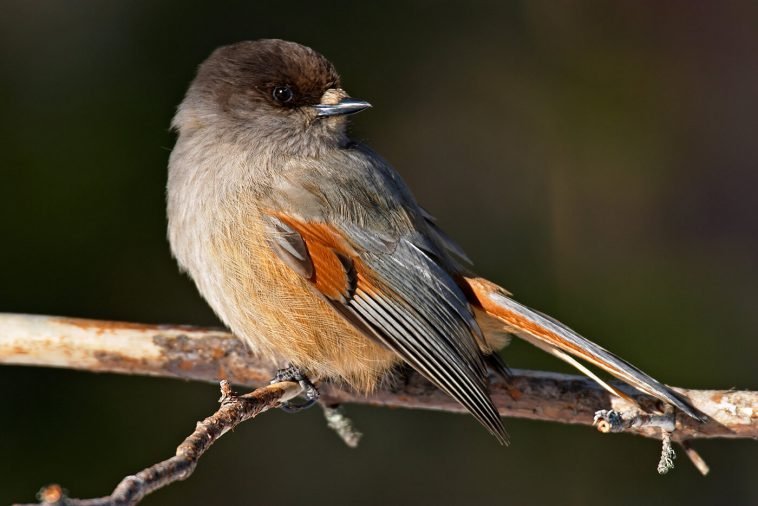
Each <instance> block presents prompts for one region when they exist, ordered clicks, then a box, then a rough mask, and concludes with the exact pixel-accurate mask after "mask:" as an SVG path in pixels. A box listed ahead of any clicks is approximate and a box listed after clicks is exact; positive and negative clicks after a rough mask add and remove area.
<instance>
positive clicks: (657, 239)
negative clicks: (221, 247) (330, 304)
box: [0, 0, 758, 505]
mask: <svg viewBox="0 0 758 506" xmlns="http://www.w3.org/2000/svg"><path fill="white" fill-rule="evenodd" d="M1 10H2V15H0V111H1V112H0V138H2V143H1V144H0V146H2V151H1V152H0V170H2V176H3V177H2V183H0V217H1V219H0V237H2V239H1V240H2V248H1V249H0V263H1V264H2V269H0V310H2V311H12V312H28V313H43V314H58V315H68V316H80V317H92V318H108V319H122V320H129V321H144V322H181V323H194V324H213V323H215V322H216V320H215V318H214V316H213V315H212V313H211V312H210V310H209V309H208V308H207V307H206V305H205V304H204V302H203V301H202V300H201V299H200V297H199V296H198V295H197V293H196V292H195V290H194V288H193V286H192V285H191V283H190V282H189V281H188V280H187V279H186V278H185V277H183V276H182V275H180V274H179V272H178V271H177V269H176V267H175V265H174V262H173V260H172V259H171V257H170V253H169V249H168V245H167V242H166V240H165V214H164V185H165V177H166V160H167V157H168V153H169V151H170V149H171V146H172V143H173V137H172V135H171V133H170V132H169V130H168V125H169V121H170V119H171V116H172V114H173V112H174V108H175V106H176V104H178V103H179V101H180V100H181V98H182V94H183V92H184V90H185V89H186V86H187V84H188V83H189V81H190V80H191V78H192V76H193V73H194V69H195V68H196V66H197V65H198V64H199V63H200V62H201V61H202V59H203V58H205V57H206V56H207V55H208V54H209V53H210V52H211V50H212V49H213V48H215V47H217V46H219V45H221V44H224V43H229V42H233V41H238V40H243V39H255V38H260V37H280V38H285V39H291V40H295V41H298V42H301V43H304V44H308V45H311V46H312V47H314V48H316V49H317V50H319V51H321V52H323V53H324V54H326V55H327V56H328V57H329V58H331V59H332V60H333V61H334V62H335V63H336V65H337V67H338V69H340V71H341V72H342V74H343V81H344V83H345V85H346V88H347V89H348V91H350V92H351V93H352V94H353V95H354V96H357V97H361V98H365V99H367V100H369V101H371V102H372V103H373V104H374V109H372V110H371V111H369V112H367V113H364V114H362V115H360V116H359V117H357V118H356V119H355V121H354V127H353V130H354V132H355V134H356V136H357V137H359V138H362V139H366V140H367V141H368V142H369V143H370V144H371V145H372V146H373V147H374V148H375V149H377V150H378V151H379V152H380V153H382V154H383V155H384V156H385V157H386V158H388V159H389V160H390V161H392V163H394V164H395V166H396V167H397V168H398V170H399V171H400V172H401V173H402V174H403V175H404V177H406V178H407V180H408V182H409V184H410V185H411V187H412V188H413V189H414V191H415V192H416V194H417V197H418V198H419V200H420V202H422V203H423V204H424V205H425V206H426V207H427V208H429V209H430V210H431V211H432V212H433V213H434V214H436V215H437V216H438V218H439V219H440V222H441V223H442V224H443V226H445V227H446V229H447V230H448V231H449V232H450V234H451V235H452V236H454V237H456V238H457V239H458V240H459V242H460V243H461V244H462V245H463V246H464V247H465V248H466V250H467V251H468V252H469V254H470V256H471V257H472V258H474V260H475V261H476V263H477V267H478V270H479V271H480V272H481V273H482V274H484V275H487V276H490V277H492V278H494V279H495V280H498V281H500V282H502V283H503V284H504V285H505V286H507V287H509V288H510V289H512V290H513V291H514V292H515V293H516V294H517V295H518V296H519V298H520V299H521V300H523V301H524V302H527V303H529V304H531V305H533V306H536V307H539V308H540V309H542V310H544V311H547V312H548V313H551V314H553V315H555V316H556V317H558V318H560V319H562V320H564V321H566V322H567V323H569V324H571V325H572V326H574V327H576V328H577V329H579V330H581V331H582V332H583V333H584V334H586V335H587V336H589V337H591V338H593V339H595V340H597V341H598V342H600V343H602V344H604V345H605V346H607V347H608V348H610V349H612V350H614V351H616V352H617V353H619V354H620V355H622V356H624V357H626V358H627V359H629V360H631V361H632V362H634V363H636V364H638V365H639V366H640V367H642V368H644V369H645V370H647V371H650V372H651V373H653V374H654V375H655V376H657V377H658V378H660V379H662V380H664V381H666V382H668V383H672V384H678V385H686V386H691V387H712V388H730V387H738V388H752V389H755V388H758V381H757V380H758V378H757V377H756V358H757V357H758V340H756V338H755V329H756V328H757V327H758V311H756V309H755V307H756V300H758V297H757V296H756V290H755V286H756V285H757V284H758V262H757V261H756V259H758V233H756V232H758V205H757V204H756V198H755V193H756V188H757V187H758V171H756V168H757V164H758V142H756V132H758V114H756V112H757V111H758V59H756V57H755V55H756V54H757V52H758V31H757V30H756V29H755V27H756V26H757V22H758V8H757V7H756V3H755V2H750V1H746V2H718V3H715V2H714V3H705V2H703V3H693V2H687V1H672V2H613V3H611V2H600V1H584V2H564V1H561V2H547V1H522V2H491V3H465V4H464V3H460V4H457V5H456V4H450V3H441V2H431V1H417V2H382V3H381V4H379V3H377V4H375V5H371V4H368V3H356V2H342V3H339V2H329V3H315V2H299V1H292V2H270V3H263V2H258V3H253V2H242V1H231V2H224V3H220V2H200V1H185V2H152V1H147V0H140V1H137V0H134V1H130V2H104V1H95V0H69V1H67V2H54V1H24V0H13V1H11V0H3V1H2V9H1ZM505 353H506V358H507V360H508V361H509V363H510V364H511V365H512V366H514V367H520V368H525V367H535V368H547V369H557V370H565V368H564V367H563V366H562V365H561V364H558V363H556V362H555V361H554V360H553V359H551V358H550V357H547V356H546V355H544V354H543V353H541V352H539V351H538V350H535V349H533V348H531V347H529V346H527V345H522V344H521V343H515V344H514V345H513V346H512V347H511V348H509V349H508V350H506V352H505ZM216 398H217V392H216V389H215V387H213V386H210V385H202V384H190V383H181V382H177V381H170V380H158V379H146V378H131V377H117V376H112V375H92V374H88V373H78V372H71V371H56V370H43V369H31V368H21V367H3V368H0V406H2V410H3V413H2V416H0V434H3V437H2V438H0V456H2V458H0V503H1V504H7V503H8V502H11V501H29V500H31V499H33V494H34V491H36V490H37V488H38V487H39V486H41V485H43V484H45V483H48V482H59V483H62V484H63V485H64V486H65V487H67V488H68V489H70V491H71V492H72V494H74V495H75V496H95V495H102V494H105V493H107V492H109V491H110V490H111V488H112V487H113V486H114V484H115V483H116V482H117V481H118V480H119V479H120V478H121V477H122V476H124V475H126V474H128V473H130V472H134V471H136V470H138V469H140V468H142V467H143V466H145V465H148V464H150V463H153V462H155V461H157V460H159V459H162V458H165V457H167V456H169V455H171V454H172V452H173V448H174V447H175V446H176V444H177V443H178V442H179V441H180V440H181V439H182V438H183V437H184V435H186V434H187V433H188V431H190V430H191V429H192V427H193V426H194V420H196V419H199V418H201V417H203V416H204V415H205V414H207V413H210V412H211V411H212V410H213V409H214V406H215V400H216ZM350 412H351V414H352V415H353V416H354V418H355V419H356V422H357V423H358V425H359V426H360V427H361V429H362V430H363V431H364V432H365V433H366V437H365V440H364V442H363V444H362V445H361V446H360V448H358V449H357V450H349V449H347V448H345V447H344V446H343V445H342V444H341V443H340V442H339V441H338V440H337V438H336V437H335V436H334V435H332V434H330V432H329V431H328V429H326V427H325V426H324V423H323V421H322V420H321V419H320V415H319V413H318V412H317V410H312V411H311V412H308V413H305V414H301V415H298V416H287V415H285V414H282V413H268V414H266V415H265V416H262V417H261V418H260V419H258V420H257V421H256V422H254V423H249V424H247V425H245V426H243V427H241V428H239V429H238V430H237V431H235V432H234V433H233V434H230V435H228V436H226V437H225V438H224V439H223V440H222V441H221V442H220V443H219V444H218V445H217V446H215V447H214V448H213V449H212V451H210V452H209V454H208V455H207V457H206V458H204V459H203V461H202V462H201V465H200V467H199V468H198V470H197V472H196V474H195V475H194V476H193V477H192V478H191V479H190V480H189V481H187V482H185V483H182V484H178V485H176V486H173V487H170V488H169V489H166V490H164V491H161V492H159V493H157V494H155V496H153V497H151V498H149V499H148V500H146V501H145V504H166V505H170V504H271V505H290V504H303V503H308V504H313V505H316V504H367V505H372V504H377V505H378V504H387V503H391V504H409V505H410V504H414V505H416V504H450V505H456V504H460V505H469V504H475V503H483V502H488V503H508V504H548V503H550V504H569V505H592V504H608V503H613V504H619V505H626V504H629V505H637V504H680V503H681V504H683V503H687V504H690V505H699V504H703V505H705V504H714V503H719V504H756V503H758V495H757V494H758V493H757V492H756V488H755V477H756V476H757V475H758V464H757V463H758V452H756V446H755V443H754V442H750V441H703V442H699V443H697V448H698V449H699V450H701V453H702V454H703V455H704V457H705V458H706V459H707V460H708V461H709V463H710V465H711V467H712V474H711V476H709V477H708V478H705V479H704V478H701V477H700V476H698V475H697V473H696V471H695V470H694V469H693V468H692V467H691V466H690V465H689V464H688V463H687V462H686V461H685V460H686V459H684V458H683V457H680V459H679V461H678V468H677V469H676V470H675V471H674V472H673V473H672V474H670V475H668V476H666V477H659V476H657V475H656V473H655V465H656V462H657V458H658V445H657V444H656V443H655V442H653V441H648V440H642V439H637V438H632V437H626V436H619V437H603V436H600V435H598V434H596V433H595V432H593V431H592V430H589V429H587V428H577V427H568V426H561V425H556V424H543V423H535V422H525V421H522V420H507V425H508V427H509V429H510V432H511V434H512V438H513V441H514V443H513V445H512V446H511V447H510V448H507V449H503V448H500V447H498V446H497V445H496V444H495V442H494V440H492V439H491V438H490V437H489V436H487V434H486V433H485V432H484V431H483V430H481V429H480V428H479V427H477V426H476V424H475V423H474V422H473V421H472V420H471V419H469V418H468V417H463V416H455V415H450V414H444V413H426V412H405V411H392V410H382V409H369V408H364V407H351V408H350Z"/></svg>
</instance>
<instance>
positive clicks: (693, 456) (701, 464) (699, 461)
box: [679, 441, 711, 476]
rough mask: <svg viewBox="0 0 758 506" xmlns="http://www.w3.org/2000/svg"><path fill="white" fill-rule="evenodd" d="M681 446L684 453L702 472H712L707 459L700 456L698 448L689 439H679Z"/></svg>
mask: <svg viewBox="0 0 758 506" xmlns="http://www.w3.org/2000/svg"><path fill="white" fill-rule="evenodd" d="M679 446H681V447H682V449H684V454H685V455H687V457H688V458H689V459H690V462H692V465H694V466H695V467H696V468H697V470H698V471H700V474H702V475H703V476H708V473H710V472H711V468H710V467H708V464H706V463H705V460H704V459H703V457H701V456H700V454H699V453H698V452H697V450H695V449H694V448H693V447H692V444H691V443H690V442H689V441H679Z"/></svg>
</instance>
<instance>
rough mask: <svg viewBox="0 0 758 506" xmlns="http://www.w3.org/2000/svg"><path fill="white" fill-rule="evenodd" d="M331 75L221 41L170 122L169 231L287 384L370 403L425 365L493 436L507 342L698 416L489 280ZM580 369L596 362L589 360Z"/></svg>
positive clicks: (275, 48)
mask: <svg viewBox="0 0 758 506" xmlns="http://www.w3.org/2000/svg"><path fill="white" fill-rule="evenodd" d="M369 107H371V105H370V104H369V103H368V102H366V101H364V100H359V99H356V98H352V97H351V96H350V95H349V94H348V93H347V92H346V91H345V90H344V89H343V87H342V84H341V79H340V76H339V74H338V73H337V71H336V70H335V67H334V65H333V64H332V63H331V62H330V61H329V60H328V59H327V58H326V57H324V56H323V55H321V54H320V53H318V52H316V51H315V50H313V49H311V48H309V47H306V46H304V45H301V44H298V43H295V42H289V41H284V40H279V39H261V40H255V41H243V42H238V43H234V44H231V45H227V46H223V47H220V48H218V49H216V50H215V51H214V52H213V53H212V54H211V55H210V56H209V57H208V58H207V59H206V60H205V61H204V62H203V63H202V64H201V65H200V66H199V68H198V70H197V73H196V76H195V78H194V80H193V81H192V83H191V84H190V86H189V89H188V90H187V92H186V95H185V96H184V99H183V101H182V102H181V104H180V105H179V107H178V108H177V112H176V114H175V116H174V118H173V120H172V128H173V130H175V132H176V133H177V138H176V143H175V146H174V148H173V150H172V152H171V155H170V158H169V163H168V180H167V216H168V239H169V242H170V247H171V251H172V254H173V256H174V257H175V258H176V260H177V262H178V264H179V266H180V269H181V270H183V271H185V272H186V273H188V275H189V276H190V277H191V278H192V279H193V280H194V283H195V285H196V286H197V289H198V291H199V292H200V294H201V295H202V296H203V297H204V298H205V300H206V301H207V303H208V304H209V305H210V307H211V308H212V309H213V310H214V312H215V313H216V314H217V315H218V317H219V318H220V319H221V320H222V321H223V322H224V324H225V325H227V326H228V327H229V328H230V329H231V331H232V332H233V333H234V334H235V335H236V336H238V337H239V338H240V339H242V340H243V341H244V342H246V343H247V344H248V345H249V346H250V348H251V349H252V351H253V352H255V353H257V354H258V355H260V356H262V357H265V358H267V359H269V360H271V361H272V362H273V363H274V364H276V365H277V366H278V367H281V369H280V373H278V374H277V379H294V380H297V381H300V382H301V383H302V384H303V385H304V386H307V387H308V388H307V397H308V398H309V399H310V400H314V399H315V398H317V395H318V387H317V386H315V385H317V384H319V383H320V382H324V381H331V382H336V383H340V384H343V385H346V386H347V387H349V388H353V389H355V390H356V391H359V392H363V393H366V394H368V393H370V392H371V391H373V390H374V389H376V388H377V386H378V385H380V384H382V382H384V381H388V378H392V377H393V375H396V374H398V371H401V370H403V368H411V369H413V370H415V371H417V372H418V373H420V374H421V375H422V376H424V377H425V378H426V379H428V380H429V381H430V382H431V383H432V384H434V385H435V386H436V387H438V388H439V389H441V390H442V391H444V392H445V393H446V394H448V395H450V396H451V397H452V398H454V399H455V400H456V401H457V402H459V403H460V404H461V405H462V406H463V407H465V409H466V410H467V411H468V412H470V413H471V415H473V417H474V418H475V419H476V420H478V421H479V422H480V423H481V424H482V425H483V426H484V427H485V428H486V429H487V430H488V431H489V432H490V433H491V434H492V435H493V436H495V438H496V439H497V440H498V441H499V442H500V443H501V444H506V443H507V441H508V435H507V433H506V430H505V428H504V426H503V423H502V420H501V417H500V415H499V413H498V410H497V408H496V407H495V405H494V404H493V402H492V400H491V398H490V395H489V393H488V375H489V372H488V371H490V370H493V371H495V372H497V373H500V374H502V375H503V376H507V374H508V370H507V367H506V366H505V363H504V361H503V360H502V358H501V357H500V355H499V354H498V352H499V350H500V349H501V348H502V347H503V346H505V344H506V343H507V340H508V337H509V335H510V334H512V335H515V336H518V337H520V338H523V339H524V340H526V341H528V342H529V343H531V344H533V345H535V346H537V347H538V348H541V349H542V350H544V351H547V352H548V353H550V354H552V355H554V356H556V357H558V358H559V359H561V360H564V361H566V362H568V363H569V364H571V365H572V366H574V367H576V368H578V369H579V370H580V371H581V372H583V373H584V374H587V375H588V376H590V377H591V378H593V379H595V380H596V381H598V382H599V383H600V384H601V385H602V386H603V387H604V388H606V389H607V390H609V391H610V392H611V393H613V394H614V395H619V396H625V394H624V393H623V392H622V391H620V390H619V389H618V388H616V387H614V386H612V385H611V384H609V383H608V382H606V381H604V380H603V379H601V378H600V377H598V376H597V375H596V374H595V373H594V372H593V371H592V370H590V369H589V368H588V367H587V366H585V365H584V363H583V362H586V363H589V364H591V365H593V366H596V367H599V368H600V369H603V370H605V371H607V372H608V373H610V374H611V375H612V376H615V377H616V378H618V379H620V380H622V381H624V382H626V383H627V384H629V385H631V386H633V387H635V388H636V389H637V390H640V391H641V392H644V393H645V394H648V395H650V396H652V397H655V398H657V399H659V400H660V401H662V402H663V403H665V404H667V405H671V406H674V407H676V408H678V409H679V410H681V411H682V412H684V413H686V414H688V415H689V416H692V417H694V418H697V419H700V417H701V415H700V413H699V412H698V411H697V410H696V409H695V408H694V407H693V406H692V405H691V404H690V402H689V401H688V399H687V398H686V397H685V396H683V395H682V394H680V393H678V392H675V391H674V390H673V389H671V388H670V387H668V386H666V385H664V384H662V383H661V382H659V381H657V380H655V379H653V378H652V377H651V376H649V375H647V374H646V373H644V372H642V371H641V370H640V369H638V368H637V367H635V366H633V365H631V364H630V363H628V362H626V361H624V360H623V359H621V358H619V357H617V356H616V355H614V354H612V353H611V352H609V351H607V350H606V349H604V348H603V347H601V346H600V345H597V344H595V343H593V342H591V341H589V340H588V339H586V338H584V337H582V336H581V335H580V334H578V333H576V332H574V331H573V330H571V329H570V328H569V327H567V326H566V325H564V324H562V323H560V322H558V321H557V320H555V319H553V318H551V317H549V316H546V315H544V314H542V313H541V312H539V311H536V310H534V309H531V308H529V307H527V306H525V305H523V304H521V303H519V302H517V301H516V300H515V299H514V298H513V297H512V296H511V294H510V293H509V292H508V291H507V290H506V289H504V288H502V287H500V286H499V285H497V284H495V283H494V282H492V281H489V280H487V279H485V278H483V277H480V276H478V275H476V274H475V272H474V271H473V267H472V265H471V261H470V260H469V258H468V257H467V256H466V254H465V252H464V251H463V250H462V248H461V247H460V246H459V245H457V244H456V243H455V242H454V241H453V240H452V239H451V238H450V237H449V236H448V235H447V234H446V233H445V232H444V231H443V230H442V228H441V227H440V226H439V225H438V223H437V222H436V221H435V219H434V218H433V216H432V215H431V214H429V213H428V212H427V211H426V210H425V209H424V208H423V207H421V206H420V205H419V204H418V203H417V201H416V199H415V198H414V196H413V194H412V193H411V191H410V189H409V188H408V186H407V185H406V183H405V182H404V181H403V180H402V178H401V177H400V175H399V174H398V172H397V171H396V170H395V169H394V168H393V167H392V166H391V165H390V164H389V163H388V162H387V161H385V160H384V159H383V158H382V157H381V156H380V155H379V154H377V153H375V152H374V151H373V150H372V149H371V148H369V147H368V146H367V145H366V144H364V143H362V142H358V141H356V140H353V139H351V137H350V135H349V133H348V128H347V127H348V116H350V115H352V114H355V113H358V112H360V111H363V110H366V109H368V108H369ZM580 360H581V361H583V362H580Z"/></svg>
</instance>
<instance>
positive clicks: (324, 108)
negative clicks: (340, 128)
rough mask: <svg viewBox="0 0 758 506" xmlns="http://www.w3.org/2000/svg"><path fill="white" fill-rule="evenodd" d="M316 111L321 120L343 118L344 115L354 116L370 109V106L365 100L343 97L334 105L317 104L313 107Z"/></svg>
mask: <svg viewBox="0 0 758 506" xmlns="http://www.w3.org/2000/svg"><path fill="white" fill-rule="evenodd" d="M313 107H314V108H315V109H316V111H317V112H316V116H317V117H319V118H323V117H326V116H343V115H346V114H355V113H356V112H361V111H362V110H364V109H368V108H369V107H371V104H369V103H368V102H366V101H365V100H358V99H356V98H350V97H344V98H341V99H340V101H339V102H337V103H336V104H318V105H315V106H313Z"/></svg>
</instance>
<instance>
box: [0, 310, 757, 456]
mask: <svg viewBox="0 0 758 506" xmlns="http://www.w3.org/2000/svg"><path fill="white" fill-rule="evenodd" d="M0 363H5V364H25V365H36V366H50V367H66V368H71V369H82V370H87V371H92V372H117V373H128V374H142V375H153V376H165V377H174V378H183V379H191V380H199V381H213V382H215V381H219V380H222V379H227V380H229V381H230V382H231V383H233V384H236V385H244V386H247V387H255V386H259V385H263V384H266V383H268V381H269V379H270V378H271V377H273V373H274V369H275V367H273V366H272V364H269V363H267V362H265V361H263V360H261V359H260V358H257V357H255V356H253V355H252V354H251V353H250V352H249V351H248V350H247V348H246V347H245V345H244V344H243V343H242V342H240V341H239V340H237V339H236V338H235V337H234V336H232V335H231V334H229V333H228V332H225V331H222V330H213V329H203V328H198V327H189V326H180V325H143V324H134V323H119V322H107V321H95V320H82V319H74V318H56V317H49V316H29V315H13V314H0ZM513 372H514V377H513V379H512V381H511V382H509V383H508V384H506V383H505V382H503V381H501V380H499V379H497V378H494V379H493V381H492V384H491V387H490V391H491V394H492V398H493V401H494V402H495V404H496V406H497V407H498V409H499V411H500V413H501V414H502V415H503V416H506V417H517V418H528V419H532V420H545V421H553V422H562V423H573V424H582V425H592V424H593V419H594V417H595V413H596V412H597V411H599V410H603V409H612V410H614V411H618V412H621V413H629V412H635V411H636V412H639V409H638V408H637V407H636V406H634V405H630V404H629V403H628V402H627V401H624V400H622V399H619V398H616V397H614V396H610V395H609V394H608V393H607V392H605V390H603V389H602V388H600V387H598V386H597V385H596V384H595V383H594V382H593V381H592V380H589V379H587V378H584V377H580V376H572V375H565V374H555V373H548V372H540V371H523V370H514V371H513ZM620 388H621V389H622V390H624V391H625V392H627V393H628V394H629V396H630V397H632V398H633V399H634V400H635V401H637V402H638V403H639V405H640V406H642V408H643V409H644V410H645V411H648V412H656V411H661V406H660V404H659V403H658V401H656V400H654V399H652V398H650V397H648V396H646V395H644V394H642V393H639V392H637V391H636V390H633V389H631V388H628V387H626V386H623V385H622V386H620ZM319 389H320V391H321V399H322V401H323V402H324V403H325V404H327V405H331V404H344V403H361V404H369V405H374V406H393V407H404V408H413V409H433V410H442V411H450V412H464V409H463V408H462V407H461V406H460V405H459V404H457V403H456V402H455V401H454V400H453V399H451V398H450V397H449V396H447V395H445V394H444V393H442V392H440V391H439V390H437V389H436V388H435V387H433V386H432V385H431V384H429V383H428V382H427V381H426V380H424V379H423V378H422V377H420V376H419V375H417V374H409V375H408V376H407V377H405V378H403V381H402V382H396V384H394V385H387V386H385V387H384V388H383V389H381V390H378V391H376V392H374V393H373V394H372V395H371V396H369V397H364V396H362V395H360V394H357V393H355V392H352V391H349V390H346V389H340V388H339V386H337V385H320V386H319ZM677 391H679V392H680V393H682V394H683V395H685V396H687V397H688V398H689V399H690V401H691V402H692V404H693V405H694V406H695V407H696V408H697V409H699V410H700V411H702V412H703V413H705V414H706V415H708V416H709V417H710V418H711V420H709V421H708V422H707V423H699V422H697V421H695V420H692V419H690V418H689V417H687V416H683V415H681V414H677V415H676V419H675V429H676V430H675V431H674V432H673V434H672V439H673V441H675V442H680V441H685V440H688V439H694V438H758V392H750V391H735V390H687V389H677ZM624 432H627V433H633V434H638V435H642V436H647V437H653V438H656V439H660V438H661V437H662V436H661V431H660V428H658V427H654V426H650V425H649V424H637V425H634V424H631V425H630V426H629V427H625V428H624Z"/></svg>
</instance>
